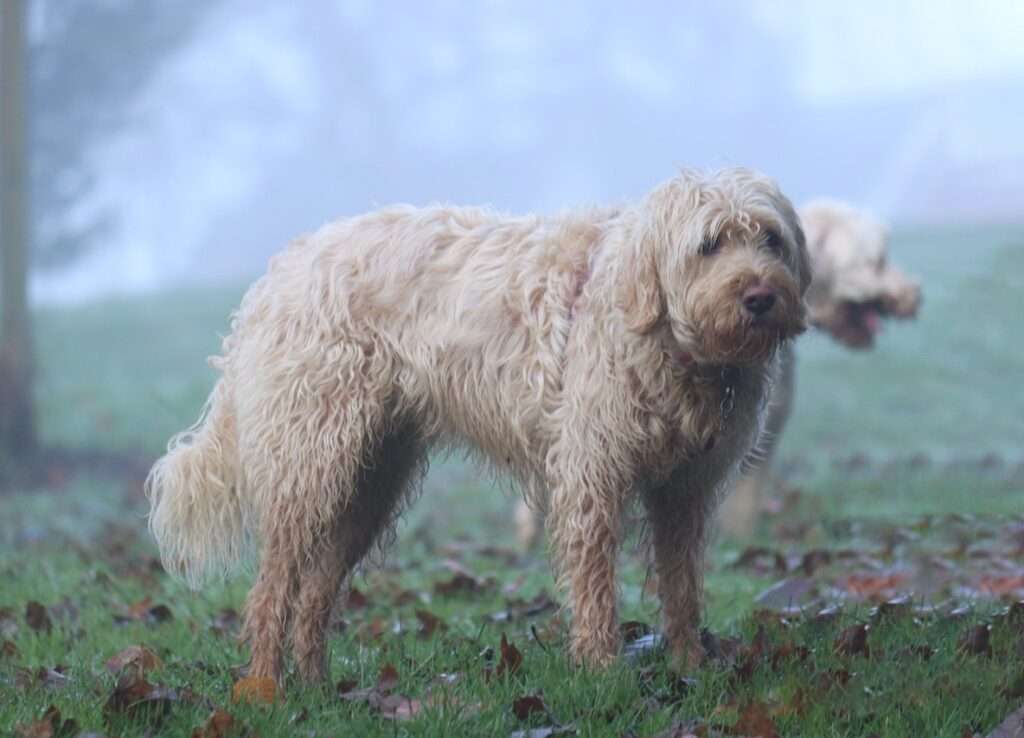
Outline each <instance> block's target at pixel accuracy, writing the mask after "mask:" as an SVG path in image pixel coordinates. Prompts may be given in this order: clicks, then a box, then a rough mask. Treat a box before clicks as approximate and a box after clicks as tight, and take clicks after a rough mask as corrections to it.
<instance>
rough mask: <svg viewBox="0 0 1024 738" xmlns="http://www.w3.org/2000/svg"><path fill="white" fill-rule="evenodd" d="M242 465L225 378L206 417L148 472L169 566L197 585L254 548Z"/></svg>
mask: <svg viewBox="0 0 1024 738" xmlns="http://www.w3.org/2000/svg"><path fill="white" fill-rule="evenodd" d="M239 471H240V470H239V462H238V442H237V437H236V431H235V422H234V413H233V412H232V409H231V400H230V398H229V397H228V392H227V388H226V386H225V383H224V380H220V381H218V382H217V385H216V387H214V390H213V393H212V394H211V395H210V399H209V400H208V401H207V403H206V407H205V408H204V409H203V413H202V415H201V416H200V418H199V421H198V422H197V423H196V425H195V426H193V427H192V428H191V429H189V430H188V431H185V432H184V433H180V434H178V435H177V436H175V437H174V438H172V439H171V442H170V444H169V445H168V447H167V454H166V455H165V456H163V457H162V458H161V459H160V460H159V461H157V462H156V464H155V465H154V466H153V469H152V471H150V473H149V477H148V478H147V479H146V496H147V497H149V500H150V512H149V529H150V531H152V533H153V536H154V537H155V538H156V541H157V544H158V545H159V547H160V558H161V560H162V562H163V565H164V568H165V569H166V570H167V571H168V572H170V573H171V574H172V575H174V576H176V577H178V578H180V579H183V580H184V581H185V582H186V583H187V584H188V585H189V586H190V587H192V588H193V589H196V588H198V587H199V586H200V585H201V584H202V583H203V582H204V581H206V580H208V579H210V578H213V577H216V576H223V575H226V574H227V573H229V572H230V571H231V570H232V569H233V568H235V566H236V565H237V564H238V563H239V562H240V561H242V560H243V559H244V558H245V557H246V555H247V553H248V549H249V545H250V540H249V538H250V537H249V535H248V531H247V526H246V524H245V516H244V510H243V506H242V500H241V498H240V496H239V493H240V489H239V487H240V474H239Z"/></svg>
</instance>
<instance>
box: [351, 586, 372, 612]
mask: <svg viewBox="0 0 1024 738" xmlns="http://www.w3.org/2000/svg"><path fill="white" fill-rule="evenodd" d="M368 604H370V601H369V600H368V599H367V597H366V595H365V594H363V593H362V592H361V591H360V590H358V589H356V588H355V587H352V588H351V589H349V591H348V598H347V599H346V600H345V609H346V610H362V609H363V608H365V607H366V606H367V605H368Z"/></svg>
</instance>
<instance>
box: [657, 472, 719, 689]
mask: <svg viewBox="0 0 1024 738" xmlns="http://www.w3.org/2000/svg"><path fill="white" fill-rule="evenodd" d="M644 505H645V506H646V508H647V522H648V526H649V528H650V532H651V539H652V541H651V543H652V545H653V546H654V570H655V574H656V575H657V578H658V597H659V599H660V600H661V607H662V619H663V625H664V629H665V638H666V640H667V641H668V645H669V648H670V649H671V653H672V659H673V661H674V663H675V665H676V667H677V668H680V669H692V668H695V667H696V666H699V665H700V662H701V660H702V659H703V657H704V651H703V649H702V648H701V645H700V635H699V630H698V629H699V627H700V617H701V603H702V593H703V562H704V541H705V535H706V529H707V514H708V509H707V500H705V499H704V498H703V496H702V495H701V494H700V493H699V492H698V491H696V490H688V489H685V488H682V487H681V486H680V485H678V484H672V483H668V484H666V485H664V486H662V487H659V488H657V489H654V490H651V491H649V492H647V493H646V494H645V495H644Z"/></svg>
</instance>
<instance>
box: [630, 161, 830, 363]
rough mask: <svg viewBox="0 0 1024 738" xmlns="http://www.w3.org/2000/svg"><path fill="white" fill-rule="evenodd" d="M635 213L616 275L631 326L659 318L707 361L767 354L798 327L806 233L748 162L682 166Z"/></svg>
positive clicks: (806, 280) (805, 279)
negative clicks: (709, 168)
mask: <svg viewBox="0 0 1024 738" xmlns="http://www.w3.org/2000/svg"><path fill="white" fill-rule="evenodd" d="M635 216H636V218H635V222H634V223H633V232H632V233H631V234H630V235H629V236H628V238H629V239H630V241H631V246H632V248H631V249H630V250H629V252H628V254H627V258H626V259H625V260H624V264H623V272H622V274H621V279H622V282H621V294H622V309H623V312H624V314H625V318H626V322H627V325H628V326H629V327H630V328H631V329H632V330H635V331H639V332H647V331H650V330H652V329H653V328H654V327H655V326H657V325H659V324H660V323H662V321H667V323H668V326H669V327H670V328H671V331H672V335H673V337H674V338H675V341H676V342H677V343H678V345H679V349H680V351H682V352H684V353H686V354H689V355H690V357H692V358H693V359H694V360H696V361H699V362H702V363H715V364H719V363H722V364H725V363H730V364H752V363H756V362H761V361H765V360H767V359H768V358H770V357H771V356H772V355H773V353H774V352H775V350H776V349H777V348H778V346H779V345H780V344H781V343H782V342H783V341H785V340H787V339H789V338H792V337H793V336H796V335H797V334H799V333H801V332H802V331H803V330H804V328H805V309H804V303H803V295H804V292H805V291H806V290H807V287H808V285H809V284H810V280H811V272H810V266H809V262H808V255H807V249H806V246H805V244H804V235H803V231H802V230H801V228H800V223H799V221H798V219H797V216H796V213H795V212H794V210H793V207H792V205H791V204H790V202H789V200H787V199H786V198H785V196H783V194H782V193H781V192H780V191H779V189H778V187H777V186H776V185H775V183H774V182H772V181H771V180H770V179H768V178H766V177H764V176H762V175H759V174H757V173H755V172H752V171H750V170H747V169H729V170H724V171H721V172H718V173H717V174H712V175H701V174H697V173H694V172H683V173H682V174H680V175H679V176H677V177H675V178H673V179H671V180H669V181H668V182H666V183H664V184H663V185H661V186H660V187H659V188H657V189H656V190H655V191H654V192H652V193H651V194H650V195H648V197H647V198H646V199H645V200H644V201H643V202H642V203H641V204H640V206H639V207H638V208H637V210H636V213H635Z"/></svg>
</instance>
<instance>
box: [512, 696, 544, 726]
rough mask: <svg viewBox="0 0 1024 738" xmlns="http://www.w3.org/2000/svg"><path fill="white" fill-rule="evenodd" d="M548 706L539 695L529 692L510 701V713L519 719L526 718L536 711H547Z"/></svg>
mask: <svg viewBox="0 0 1024 738" xmlns="http://www.w3.org/2000/svg"><path fill="white" fill-rule="evenodd" d="M547 711H548V706H547V705H545V704H544V700H543V699H541V698H540V696H539V695H535V694H530V695H526V696H525V697H519V698H518V699H516V700H514V701H513V702H512V713H513V714H514V715H515V716H516V717H517V718H519V719H520V720H526V719H527V718H529V717H530V715H534V714H536V713H547Z"/></svg>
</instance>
